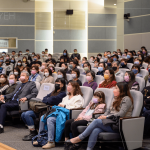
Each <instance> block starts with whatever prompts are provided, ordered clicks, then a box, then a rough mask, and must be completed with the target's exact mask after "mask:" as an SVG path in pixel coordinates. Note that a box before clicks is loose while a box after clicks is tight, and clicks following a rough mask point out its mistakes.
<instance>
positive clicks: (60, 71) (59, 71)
mask: <svg viewBox="0 0 150 150" xmlns="http://www.w3.org/2000/svg"><path fill="white" fill-rule="evenodd" d="M57 78H64V79H65V80H66V81H67V76H66V72H65V71H64V70H63V69H60V70H58V72H57Z"/></svg>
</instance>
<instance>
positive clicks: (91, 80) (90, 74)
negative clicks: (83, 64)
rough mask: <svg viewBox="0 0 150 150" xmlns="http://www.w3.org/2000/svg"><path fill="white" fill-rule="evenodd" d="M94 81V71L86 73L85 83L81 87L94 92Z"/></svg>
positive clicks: (95, 84)
mask: <svg viewBox="0 0 150 150" xmlns="http://www.w3.org/2000/svg"><path fill="white" fill-rule="evenodd" d="M94 79H95V72H94V71H87V72H86V80H87V82H85V83H84V84H83V86H87V87H91V88H92V89H93V91H95V90H96V88H97V83H96V82H95V81H94Z"/></svg>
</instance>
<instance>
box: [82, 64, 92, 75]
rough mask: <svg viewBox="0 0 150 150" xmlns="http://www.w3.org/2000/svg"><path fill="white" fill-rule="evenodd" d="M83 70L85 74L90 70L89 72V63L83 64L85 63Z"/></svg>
mask: <svg viewBox="0 0 150 150" xmlns="http://www.w3.org/2000/svg"><path fill="white" fill-rule="evenodd" d="M83 69H84V71H85V73H86V72H87V71H90V70H91V65H90V63H89V62H85V63H84V64H83Z"/></svg>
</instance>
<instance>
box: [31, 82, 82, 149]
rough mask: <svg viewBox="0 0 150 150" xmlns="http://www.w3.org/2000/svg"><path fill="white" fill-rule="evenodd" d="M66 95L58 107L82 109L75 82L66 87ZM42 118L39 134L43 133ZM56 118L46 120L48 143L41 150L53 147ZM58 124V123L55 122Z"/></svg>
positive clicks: (78, 87)
mask: <svg viewBox="0 0 150 150" xmlns="http://www.w3.org/2000/svg"><path fill="white" fill-rule="evenodd" d="M67 91H68V95H67V96H66V97H64V98H63V100H62V102H60V103H59V105H58V106H59V107H63V108H66V109H75V108H82V107H83V104H84V99H83V97H82V96H83V94H82V92H81V89H80V86H79V84H78V83H77V82H75V81H70V82H69V84H68V86H67ZM42 120H43V116H42V117H41V120H40V127H39V133H40V132H41V131H44V129H45V128H44V122H43V121H42ZM56 120H57V118H56V116H55V115H53V117H48V118H47V120H46V121H47V127H48V142H47V144H46V145H44V146H42V148H43V149H48V148H53V147H55V142H54V137H55V125H56ZM57 123H58V121H57ZM37 144H38V142H37V141H36V142H34V143H33V145H37Z"/></svg>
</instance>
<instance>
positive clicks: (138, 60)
mask: <svg viewBox="0 0 150 150" xmlns="http://www.w3.org/2000/svg"><path fill="white" fill-rule="evenodd" d="M134 64H135V65H139V66H140V68H141V69H145V68H144V67H143V66H142V64H143V61H142V60H140V59H139V58H135V59H134Z"/></svg>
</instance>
